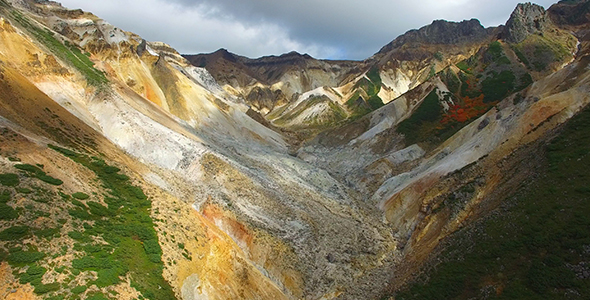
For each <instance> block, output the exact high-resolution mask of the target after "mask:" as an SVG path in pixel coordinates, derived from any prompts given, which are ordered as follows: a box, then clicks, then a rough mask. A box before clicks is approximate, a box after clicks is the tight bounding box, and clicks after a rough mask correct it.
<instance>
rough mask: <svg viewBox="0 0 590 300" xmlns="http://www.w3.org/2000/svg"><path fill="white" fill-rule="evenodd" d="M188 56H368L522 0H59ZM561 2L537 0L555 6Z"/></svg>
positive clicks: (491, 20)
mask: <svg viewBox="0 0 590 300" xmlns="http://www.w3.org/2000/svg"><path fill="white" fill-rule="evenodd" d="M58 1H59V2H60V3H62V4H63V5H64V6H65V7H68V8H71V9H77V8H81V9H83V10H85V11H89V12H92V13H94V14H95V15H97V16H98V17H100V18H102V19H104V20H106V21H108V22H109V23H111V24H113V25H115V26H117V27H119V28H121V29H123V30H126V31H131V32H134V33H137V34H139V35H140V36H141V37H143V38H144V39H146V40H148V41H161V42H165V43H167V44H169V45H171V46H172V47H174V48H175V49H176V50H178V51H179V52H180V53H183V54H196V53H209V52H213V51H216V50H217V49H220V48H225V49H227V50H228V51H230V52H233V53H236V54H239V55H243V56H247V57H251V58H256V57H260V56H266V55H280V54H283V53H287V52H291V51H297V52H299V53H308V54H309V55H311V56H313V57H316V58H322V59H353V60H362V59H365V58H368V57H370V56H371V55H373V54H375V53H376V52H377V51H379V49H381V47H383V46H385V45H386V44H387V43H389V42H391V41H392V40H393V39H395V38H396V37H397V36H399V35H401V34H403V33H404V32H406V31H408V30H410V29H417V28H420V27H422V26H424V25H428V24H430V23H432V21H433V20H439V19H444V20H448V21H462V20H465V19H467V20H468V19H472V18H476V19H479V20H480V21H481V23H482V24H483V25H484V26H486V27H488V26H497V25H500V24H504V23H505V22H506V21H507V20H508V18H509V17H510V13H511V12H512V11H513V10H514V8H515V7H516V5H517V4H518V3H519V2H524V1H518V0H412V1H402V0H364V1H352V0H98V1H97V0H94V1H89V0H58ZM556 1H557V0H537V1H534V3H537V4H539V5H542V6H544V7H545V8H548V7H549V6H551V4H553V3H555V2H556Z"/></svg>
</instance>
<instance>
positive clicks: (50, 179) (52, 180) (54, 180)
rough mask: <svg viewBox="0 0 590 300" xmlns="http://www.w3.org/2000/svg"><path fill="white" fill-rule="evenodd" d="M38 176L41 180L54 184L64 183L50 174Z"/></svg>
mask: <svg viewBox="0 0 590 300" xmlns="http://www.w3.org/2000/svg"><path fill="white" fill-rule="evenodd" d="M37 178H38V179H40V180H41V181H44V182H47V183H49V184H52V185H62V184H63V183H64V182H63V181H61V180H60V179H57V178H53V177H51V176H49V175H45V174H43V175H38V176H37Z"/></svg>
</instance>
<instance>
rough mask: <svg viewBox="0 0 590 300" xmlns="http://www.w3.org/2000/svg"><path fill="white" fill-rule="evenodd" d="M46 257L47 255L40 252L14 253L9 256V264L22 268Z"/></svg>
mask: <svg viewBox="0 0 590 300" xmlns="http://www.w3.org/2000/svg"><path fill="white" fill-rule="evenodd" d="M44 257H45V253H43V252H38V251H22V250H21V251H14V252H12V251H11V253H10V254H9V255H8V262H9V263H10V264H12V265H17V266H22V265H26V264H31V263H34V262H36V261H38V260H41V259H43V258H44Z"/></svg>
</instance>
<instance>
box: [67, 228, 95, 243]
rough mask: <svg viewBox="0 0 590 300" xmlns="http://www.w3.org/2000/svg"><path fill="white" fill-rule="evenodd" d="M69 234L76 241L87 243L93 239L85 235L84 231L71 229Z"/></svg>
mask: <svg viewBox="0 0 590 300" xmlns="http://www.w3.org/2000/svg"><path fill="white" fill-rule="evenodd" d="M68 236H69V237H71V238H72V239H74V240H76V241H80V242H85V243H89V242H92V239H91V238H90V237H89V236H87V235H85V234H84V233H82V232H80V231H70V232H68Z"/></svg>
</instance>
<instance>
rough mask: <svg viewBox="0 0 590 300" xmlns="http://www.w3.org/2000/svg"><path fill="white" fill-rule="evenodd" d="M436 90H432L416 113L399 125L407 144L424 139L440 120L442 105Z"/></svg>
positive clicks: (399, 130) (398, 129)
mask: <svg viewBox="0 0 590 300" xmlns="http://www.w3.org/2000/svg"><path fill="white" fill-rule="evenodd" d="M436 91H437V89H434V90H432V92H430V94H428V96H426V98H424V100H423V101H422V103H421V104H420V106H418V108H417V109H416V110H415V111H414V113H413V114H412V115H411V116H410V117H409V118H407V119H405V120H404V121H402V122H400V124H399V125H398V127H397V131H398V132H399V133H402V134H403V135H404V136H405V138H406V144H407V145H410V144H414V143H418V142H421V141H423V140H424V139H425V138H426V137H427V136H428V135H429V134H430V133H431V132H432V131H433V130H434V127H436V123H437V122H438V121H439V120H440V117H441V113H442V106H441V105H440V100H439V99H438V95H437V93H436ZM433 124H434V125H433Z"/></svg>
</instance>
